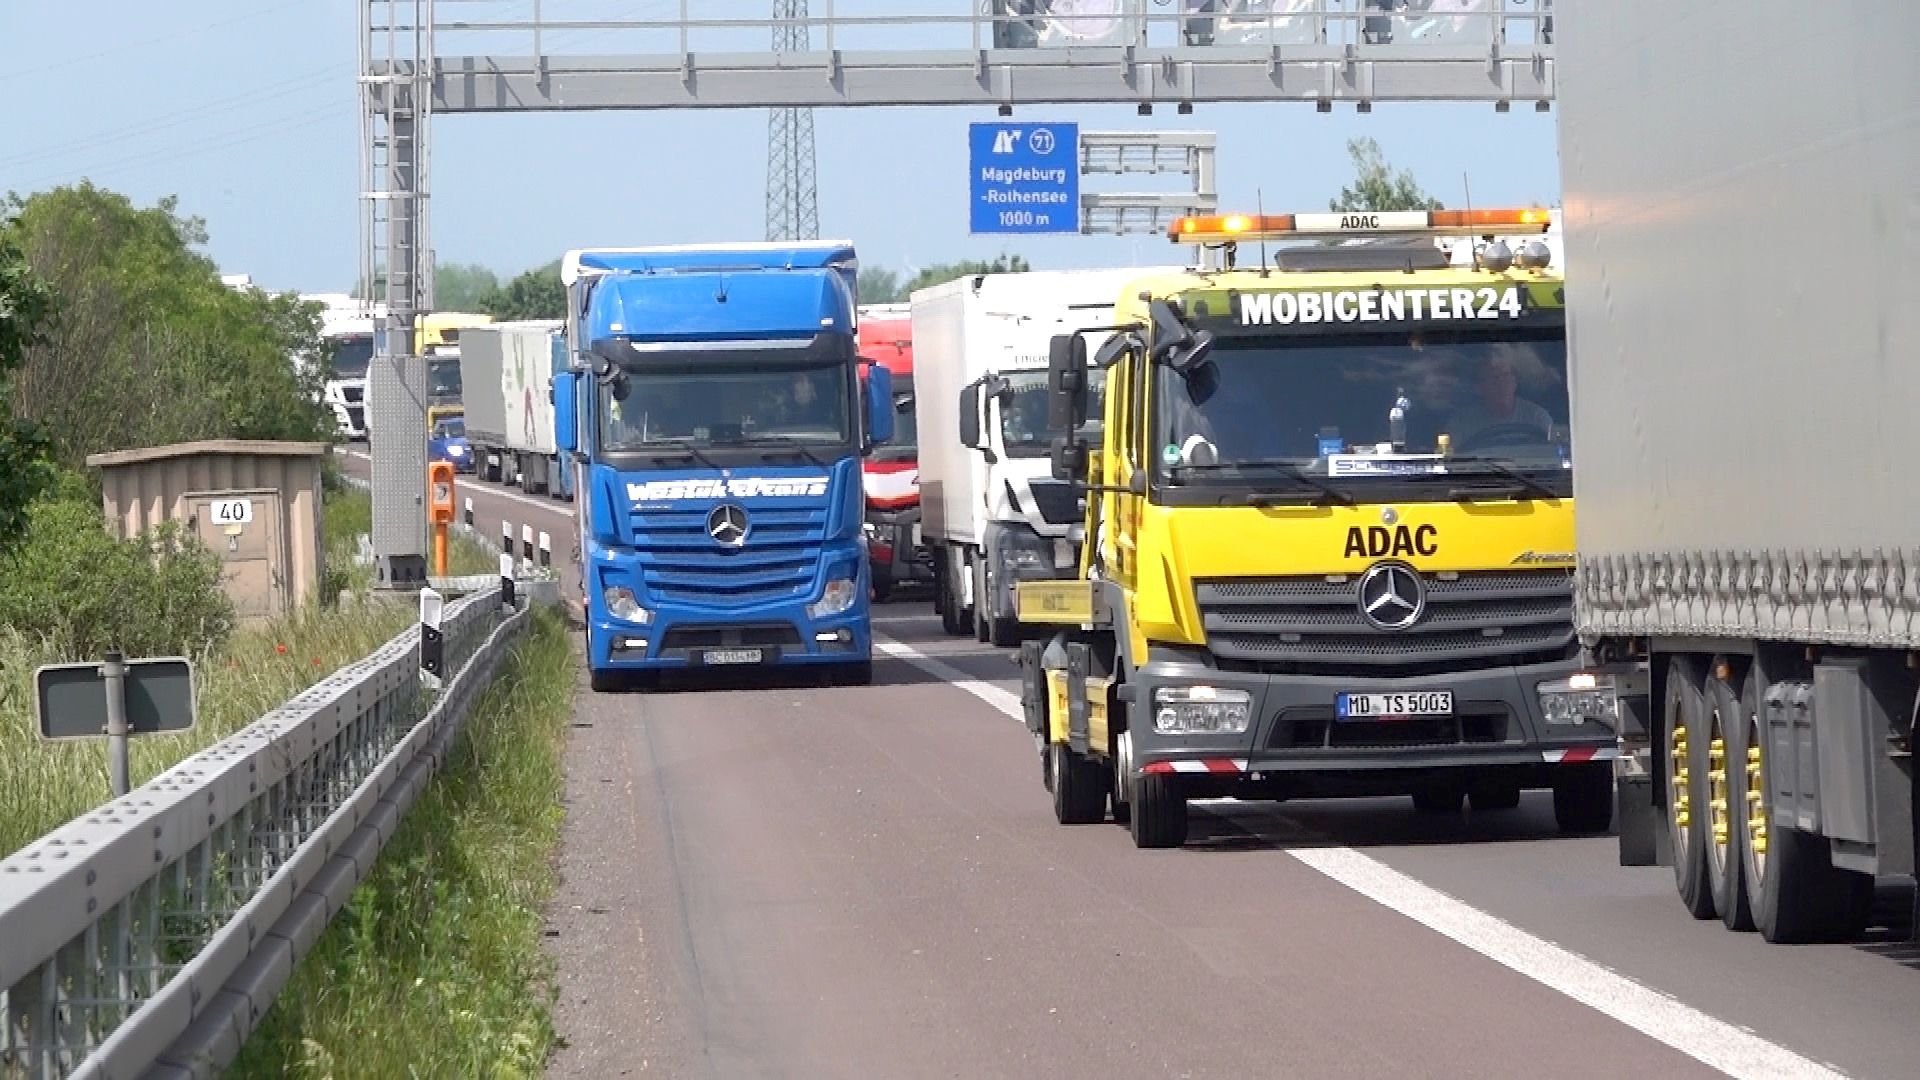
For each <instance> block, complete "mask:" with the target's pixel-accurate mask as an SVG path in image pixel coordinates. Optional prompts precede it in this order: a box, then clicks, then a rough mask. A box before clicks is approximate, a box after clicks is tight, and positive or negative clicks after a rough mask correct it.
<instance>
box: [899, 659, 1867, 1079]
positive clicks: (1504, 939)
mask: <svg viewBox="0 0 1920 1080" xmlns="http://www.w3.org/2000/svg"><path fill="white" fill-rule="evenodd" d="M874 647H875V648H876V649H879V650H880V651H881V652H883V653H886V654H887V655H888V656H892V657H896V658H898V659H901V660H904V661H906V662H907V663H909V664H912V665H913V666H915V667H917V668H919V669H920V670H922V671H925V672H926V673H928V674H929V675H933V676H935V677H937V678H941V679H945V680H947V681H948V682H949V683H951V684H952V685H954V686H955V687H957V688H959V689H961V690H964V691H966V692H967V693H969V694H972V695H973V696H974V697H977V698H979V699H980V700H981V701H984V702H986V703H987V704H989V705H992V706H993V707H994V708H996V709H998V710H1000V711H1001V712H1003V713H1005V714H1006V715H1008V716H1010V717H1012V718H1013V719H1015V720H1024V719H1025V713H1024V711H1023V710H1022V708H1021V705H1020V698H1019V695H1017V694H1013V693H1010V692H1008V691H1006V690H1004V689H1002V688H1000V687H998V686H995V685H993V684H992V683H990V682H986V681H983V680H981V679H976V678H974V677H973V676H971V675H968V674H967V673H966V672H963V671H961V670H959V669H958V668H955V667H953V666H952V665H950V664H944V663H941V662H940V661H939V660H936V659H934V658H933V657H931V656H929V655H927V654H926V653H923V652H921V651H920V650H918V649H915V648H914V647H913V646H911V645H907V644H904V643H902V642H900V641H896V640H894V639H892V638H887V637H884V636H883V635H880V634H875V635H874ZM1196 801H1198V800H1196ZM1207 801H1208V802H1212V801H1214V800H1207ZM1284 850H1285V851H1286V853H1287V854H1288V855H1291V856H1293V857H1294V858H1295V859H1297V860H1299V861H1300V862H1302V863H1305V864H1306V865H1307V866H1310V867H1312V868H1313V869H1315V870H1318V871H1319V872H1320V873H1322V874H1325V875H1326V876H1327V877H1329V878H1332V879H1333V880H1335V881H1337V882H1339V883H1340V884H1342V885H1345V886H1346V887H1347V888H1349V889H1352V890H1353V891H1355V892H1357V893H1359V894H1360V895H1362V896H1364V897H1366V898H1367V899H1369V900H1372V901H1374V902H1375V903H1377V904H1379V905H1381V906H1382V907H1385V908H1386V909H1387V910H1389V911H1393V912H1396V913H1398V914H1400V915H1404V916H1406V917H1407V918H1409V919H1412V920H1413V921H1415V922H1417V923H1420V924H1421V925H1422V926H1425V927H1427V928H1428V929H1430V930H1433V931H1435V932H1437V933H1440V934H1443V935H1445V936H1447V937H1449V938H1452V939H1453V940H1454V941H1456V942H1458V943H1460V944H1462V945H1465V946H1466V947H1467V948H1469V949H1472V950H1473V951H1474V952H1477V953H1479V954H1480V955H1482V956H1485V957H1487V958H1488V959H1490V960H1492V961H1494V962H1495V963H1497V964H1500V965H1502V966H1503V967H1507V968H1510V969H1512V970H1514V971H1517V972H1519V973H1520V974H1522V975H1525V976H1526V977H1527V978H1530V979H1532V980H1534V981H1535V982H1537V983H1540V984H1541V985H1542V986H1545V987H1547V988H1549V989H1551V990H1556V991H1558V992H1560V993H1562V994H1564V995H1566V996H1567V997H1570V998H1572V999H1573V1000H1575V1001H1577V1002H1579V1003H1581V1004H1582V1005H1585V1006H1587V1007H1588V1008H1590V1009H1593V1010H1594V1011H1596V1012H1599V1013H1601V1014H1603V1015H1605V1016H1608V1017H1610V1018H1612V1019H1614V1020H1616V1021H1618V1022H1620V1023H1622V1024H1625V1025H1626V1026H1628V1027H1630V1028H1633V1029H1634V1030H1635V1031H1638V1032H1640V1033H1641V1034H1643V1035H1646V1036H1648V1037H1650V1038H1653V1039H1656V1040H1658V1041H1660V1042H1662V1043H1665V1044H1666V1045H1668V1046H1671V1047H1673V1048H1674V1049H1675V1050H1678V1051H1680V1052H1681V1053H1683V1054H1686V1055H1687V1056H1688V1057H1691V1058H1693V1059H1695V1060H1696V1061H1699V1062H1701V1063H1703V1064H1705V1065H1708V1066H1711V1067H1712V1068H1715V1069H1718V1070H1720V1071H1721V1072H1724V1073H1726V1074H1727V1075H1729V1076H1737V1077H1819V1078H1827V1077H1844V1076H1845V1075H1846V1074H1845V1073H1840V1072H1836V1071H1834V1070H1833V1069H1832V1068H1829V1067H1828V1066H1825V1065H1822V1064H1820V1063H1818V1062H1816V1061H1813V1060H1811V1059H1809V1058H1805V1057H1802V1056H1800V1055H1799V1054H1796V1053H1794V1052H1793V1051H1792V1050H1789V1049H1787V1048H1786V1047H1784V1046H1781V1045H1780V1044H1778V1043H1775V1042H1771V1041H1769V1040H1767V1039H1765V1038H1762V1037H1761V1036H1759V1035H1756V1034H1754V1033H1753V1032H1751V1031H1749V1030H1747V1029H1745V1028H1742V1027H1740V1026H1738V1025H1735V1024H1730V1023H1728V1022H1726V1021H1724V1020H1719V1019H1716V1018H1714V1017H1712V1016H1709V1015H1707V1014H1706V1013H1704V1012H1701V1011H1700V1010H1698V1009H1695V1008H1693V1007H1692V1006H1690V1005H1687V1004H1684V1003H1682V1002H1681V1001H1679V1000H1678V999H1676V998H1674V997H1672V996H1671V995H1669V994H1665V993H1662V992H1660V991H1658V990H1655V989H1653V988H1651V987H1649V986H1647V985H1645V984H1643V983H1640V982H1637V981H1635V980H1633V979H1631V978H1629V977H1627V976H1625V975H1622V974H1620V973H1618V972H1616V971H1612V970H1610V969H1608V968H1606V967H1603V966H1601V965H1600V964H1597V963H1595V962H1593V961H1592V960H1589V959H1587V958H1586V957H1584V956H1581V955H1580V954H1579V953H1576V952H1573V951H1572V950H1570V949H1566V948H1563V947H1561V946H1559V945H1555V944H1554V943H1552V942H1550V941H1547V940H1546V939H1545V938H1541V937H1538V936H1536V935H1534V934H1531V933H1528V932H1527V931H1525V930H1522V929H1520V928H1519V927H1517V926H1515V925H1513V924H1512V923H1510V922H1507V921H1506V920H1504V919H1501V918H1499V917H1497V916H1494V915H1489V914H1487V913H1486V912H1484V911H1481V910H1480V909H1478V908H1476V907H1474V906H1473V905H1471V904H1468V903H1466V902H1464V901H1462V900H1458V899H1456V898H1454V897H1452V896H1449V895H1447V894H1446V893H1443V892H1441V891H1440V890H1438V889H1435V888H1433V887H1432V886H1430V885H1426V884H1423V883H1421V882H1420V881H1417V880H1415V879H1414V878H1411V877H1409V876H1407V875H1406V874H1403V873H1401V872H1400V871H1398V870H1395V869H1394V868H1392V867H1390V866H1388V865H1387V864H1385V863H1383V862H1381V861H1380V860H1378V859H1375V858H1373V857H1372V856H1369V855H1364V854H1362V853H1360V852H1358V851H1355V850H1353V849H1352V848H1347V847H1337V846H1335V847H1316V848H1299V849H1293V848H1288V849H1284Z"/></svg>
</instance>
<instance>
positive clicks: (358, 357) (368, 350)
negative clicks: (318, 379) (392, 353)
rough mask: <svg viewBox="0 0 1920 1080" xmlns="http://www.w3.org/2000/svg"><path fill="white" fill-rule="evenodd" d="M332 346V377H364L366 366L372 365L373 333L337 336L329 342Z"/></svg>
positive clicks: (365, 375)
mask: <svg viewBox="0 0 1920 1080" xmlns="http://www.w3.org/2000/svg"><path fill="white" fill-rule="evenodd" d="M329 344H331V345H332V346H333V365H332V368H331V370H332V372H333V374H332V375H330V376H328V377H329V378H334V379H364V378H366V377H367V368H369V367H371V366H372V365H373V335H372V334H354V335H352V336H351V337H337V338H334V339H333V340H332V341H331V342H329Z"/></svg>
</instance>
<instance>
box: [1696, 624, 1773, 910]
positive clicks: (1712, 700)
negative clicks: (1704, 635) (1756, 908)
mask: <svg viewBox="0 0 1920 1080" xmlns="http://www.w3.org/2000/svg"><path fill="white" fill-rule="evenodd" d="M1726 663H1727V660H1726V658H1725V657H1719V656H1716V657H1714V659H1713V671H1714V677H1713V678H1710V679H1708V680H1707V693H1706V706H1707V714H1706V715H1707V727H1706V733H1707V736H1708V738H1709V740H1710V741H1709V742H1708V744H1707V800H1708V801H1707V871H1708V878H1707V884H1708V886H1709V887H1710V888H1711V889H1712V890H1713V906H1714V910H1716V911H1718V912H1719V913H1720V921H1721V922H1722V923H1724V924H1726V927H1727V929H1729V930H1733V931H1738V932H1742V933H1744V932H1745V931H1748V930H1751V929H1753V905H1752V903H1751V902H1750V900H1749V897H1748V894H1747V882H1748V881H1750V880H1751V879H1750V878H1748V877H1747V875H1746V871H1745V855H1746V851H1745V848H1746V843H1745V837H1746V833H1747V828H1748V826H1749V824H1750V821H1749V819H1748V815H1747V813H1746V809H1745V807H1746V799H1745V796H1746V792H1747V789H1748V784H1747V771H1746V767H1745V765H1746V760H1747V752H1746V746H1747V735H1746V731H1747V718H1746V716H1745V715H1744V713H1745V712H1746V708H1745V703H1744V701H1743V700H1742V696H1741V695H1737V694H1736V693H1735V692H1734V689H1733V687H1731V686H1729V685H1727V682H1726V680H1724V679H1722V678H1720V677H1719V672H1720V671H1721V669H1722V665H1724V664H1726ZM1761 842H1762V843H1763V844H1764V843H1765V841H1764V840H1762V841H1761Z"/></svg>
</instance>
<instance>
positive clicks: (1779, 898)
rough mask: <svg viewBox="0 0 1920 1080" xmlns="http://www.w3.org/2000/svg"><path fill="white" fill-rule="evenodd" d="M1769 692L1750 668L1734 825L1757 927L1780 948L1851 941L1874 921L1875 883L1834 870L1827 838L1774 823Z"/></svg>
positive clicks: (1744, 692) (1737, 757) (1745, 688)
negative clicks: (1765, 718) (1764, 713)
mask: <svg viewBox="0 0 1920 1080" xmlns="http://www.w3.org/2000/svg"><path fill="white" fill-rule="evenodd" d="M1765 691H1766V676H1765V674H1764V673H1763V672H1762V671H1761V670H1760V665H1759V664H1757V663H1756V664H1750V665H1748V667H1747V677H1746V679H1745V680H1744V681H1743V682H1742V684H1741V688H1740V698H1741V706H1742V708H1741V714H1742V715H1741V719H1742V720H1743V721H1744V722H1743V723H1742V724H1740V725H1739V728H1740V734H1739V736H1738V737H1737V739H1736V740H1735V742H1736V743H1737V744H1738V746H1737V752H1736V754H1735V756H1734V757H1733V760H1734V761H1736V762H1738V761H1744V762H1745V763H1746V769H1745V770H1744V772H1745V783H1744V785H1742V784H1738V783H1736V784H1735V785H1734V787H1735V789H1736V791H1737V792H1739V794H1740V795H1741V798H1740V799H1739V803H1740V805H1743V806H1744V807H1745V813H1744V814H1736V815H1735V823H1736V825H1740V824H1744V828H1742V829H1741V830H1740V831H1741V833H1742V836H1741V839H1742V843H1741V845H1740V859H1741V871H1742V873H1743V875H1744V876H1745V878H1746V881H1747V891H1748V902H1749V904H1750V905H1751V910H1752V915H1753V923H1754V926H1755V927H1756V928H1757V929H1758V930H1759V931H1760V936H1761V937H1762V938H1765V939H1766V940H1767V941H1769V942H1771V943H1773V944H1778V945H1801V944H1808V943H1812V942H1820V941H1842V940H1845V939H1847V938H1851V937H1854V936H1856V935H1857V934H1859V932H1860V931H1861V930H1862V929H1864V928H1865V926H1866V922H1867V918H1868V917H1869V915H1870V914H1871V910H1872V906H1873V878H1872V877H1871V876H1870V875H1867V874H1861V873H1856V872H1854V871H1851V870H1840V869H1837V868H1835V867H1834V865H1833V858H1832V851H1831V849H1830V848H1829V847H1828V845H1827V841H1826V838H1825V837H1821V836H1815V835H1813V834H1811V833H1806V832H1802V831H1800V830H1799V829H1793V828H1783V827H1780V826H1777V825H1775V824H1774V822H1773V784H1772V774H1771V772H1770V770H1771V768H1772V761H1771V754H1769V753H1768V747H1767V742H1766V739H1765V738H1764V737H1763V735H1762V733H1761V728H1760V709H1761V707H1762V704H1761V697H1762V695H1763V694H1764V693H1765ZM1743 786H1744V790H1741V788H1742V787H1743ZM1743 817H1744V822H1742V821H1741V819H1742V818H1743Z"/></svg>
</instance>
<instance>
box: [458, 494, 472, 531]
mask: <svg viewBox="0 0 1920 1080" xmlns="http://www.w3.org/2000/svg"><path fill="white" fill-rule="evenodd" d="M461 510H462V511H464V513H465V515H466V520H467V528H469V529H471V528H473V496H471V495H469V496H467V501H466V505H464V506H462V507H461Z"/></svg>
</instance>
